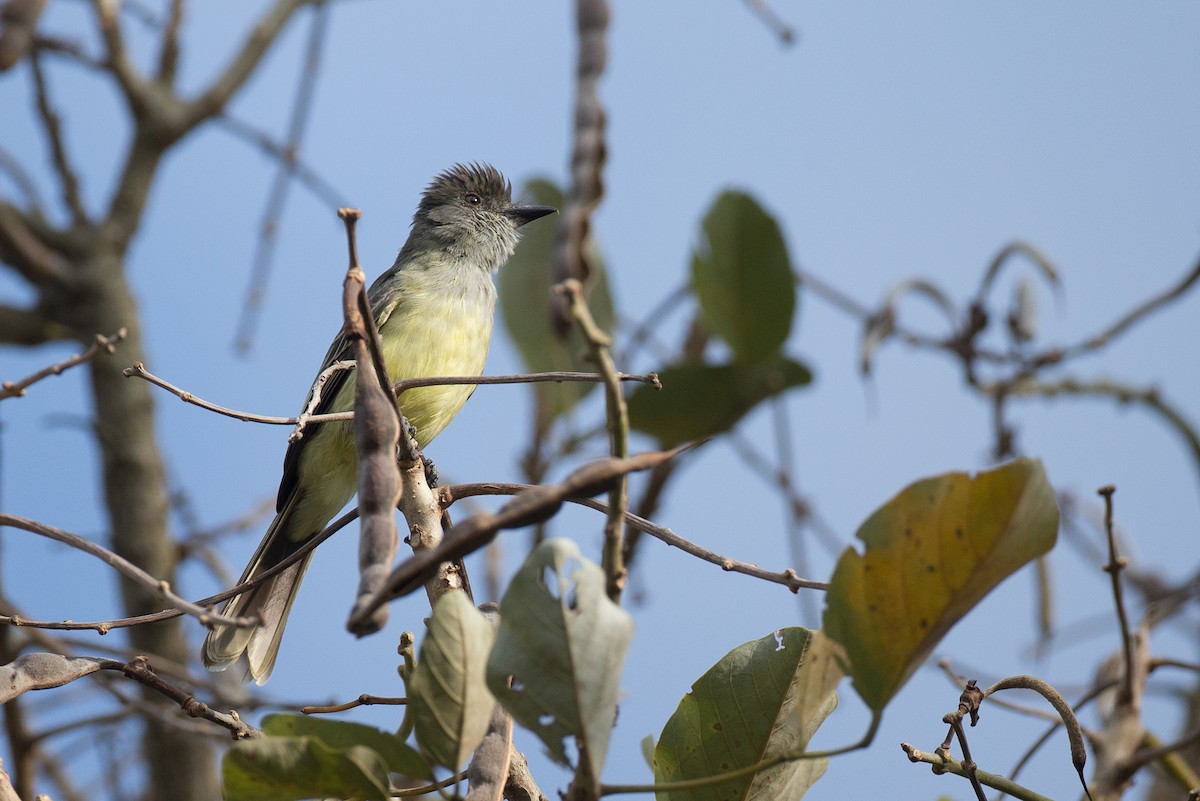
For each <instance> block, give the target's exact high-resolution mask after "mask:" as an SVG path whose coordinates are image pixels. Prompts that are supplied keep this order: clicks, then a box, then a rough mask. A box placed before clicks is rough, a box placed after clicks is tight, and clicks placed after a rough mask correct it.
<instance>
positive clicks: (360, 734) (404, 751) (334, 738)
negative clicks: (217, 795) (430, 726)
mask: <svg viewBox="0 0 1200 801" xmlns="http://www.w3.org/2000/svg"><path fill="white" fill-rule="evenodd" d="M262 730H263V733H264V734H266V735H268V736H270V737H313V738H315V739H317V740H320V741H321V742H323V743H324V744H325V745H327V746H329V747H330V748H334V749H338V748H353V747H355V746H360V745H361V746H366V747H367V748H370V749H371V750H373V751H375V752H376V753H377V754H379V756H380V757H382V758H383V761H384V763H385V764H386V765H387V766H388V769H389V770H391V771H392V772H393V773H402V774H404V775H405V776H412V777H415V778H420V779H429V778H432V776H433V774H432V773H431V772H430V770H429V765H428V764H427V763H426V762H425V760H424V759H423V758H422V757H421V755H420V754H418V753H417V752H416V751H415V750H414V749H413V748H411V747H409V746H408V745H405V744H404V743H403V742H402V741H401V740H400V738H398V737H396V735H394V734H392V733H390V732H386V731H380V730H379V729H376V728H374V727H373V726H364V725H363V724H361V723H351V722H349V721H345V720H333V719H331V718H325V717H314V716H310V715H286V714H276V715H267V716H266V717H265V718H263V722H262Z"/></svg>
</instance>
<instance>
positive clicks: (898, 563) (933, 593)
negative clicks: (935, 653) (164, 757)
mask: <svg viewBox="0 0 1200 801" xmlns="http://www.w3.org/2000/svg"><path fill="white" fill-rule="evenodd" d="M1057 536H1058V506H1057V504H1056V503H1055V499H1054V490H1053V488H1052V487H1051V486H1050V483H1049V482H1048V481H1047V479H1046V473H1045V471H1044V470H1043V469H1042V464H1041V462H1040V461H1038V460H1036V459H1017V460H1016V461H1013V462H1010V463H1008V464H1006V465H1002V466H1001V467H998V468H996V469H994V470H988V471H985V472H982V473H979V474H978V475H976V476H975V477H973V478H972V477H971V476H969V475H967V474H966V473H947V474H945V475H942V476H937V477H934V478H928V479H924V480H922V481H918V482H916V483H915V484H912V485H910V486H909V487H907V488H906V489H904V490H903V491H901V493H900V494H899V495H897V496H896V497H895V498H893V499H892V500H891V501H889V502H888V503H887V504H886V505H884V506H883V507H882V508H880V509H879V510H878V511H876V512H875V513H874V514H873V515H871V517H870V518H869V519H868V520H867V521H866V522H865V523H863V524H862V526H861V527H860V528H859V530H858V537H859V539H861V540H862V541H863V543H864V544H865V545H866V552H865V553H864V554H862V555H860V554H859V553H858V552H857V551H855V550H854V549H853V548H847V549H846V551H845V552H844V553H843V554H842V556H841V559H839V560H838V564H837V567H836V569H835V570H834V573H833V579H832V581H831V582H830V586H829V592H828V593H827V595H826V602H825V617H824V628H825V631H826V633H827V634H828V635H829V636H830V637H831V638H833V639H834V640H836V641H837V642H839V643H841V645H842V646H843V647H844V648H845V653H846V659H847V661H848V665H847V672H848V673H849V674H850V676H851V677H852V678H853V680H854V687H855V689H856V690H857V691H858V693H859V695H861V696H862V698H863V700H864V701H865V702H866V703H867V705H868V706H870V707H871V708H872V709H874V710H876V711H880V710H882V709H883V707H884V706H886V705H887V703H888V701H890V700H891V698H892V696H893V695H895V694H896V692H897V691H898V690H899V689H900V687H901V686H902V685H903V684H904V682H905V681H907V680H908V677H909V676H911V675H912V673H913V671H914V670H916V668H917V666H918V665H920V664H921V662H923V661H924V660H925V658H926V657H927V656H928V655H929V653H930V651H932V650H933V648H934V646H936V645H937V643H938V642H939V641H940V640H941V639H942V637H943V636H945V634H946V632H947V631H949V630H950V627H951V626H953V625H954V624H955V623H956V622H957V621H958V620H959V619H960V618H962V617H963V615H965V614H966V613H967V612H968V611H969V610H970V609H971V608H972V607H973V606H975V604H977V603H978V602H979V601H980V600H981V599H982V598H983V597H984V596H985V595H987V594H988V593H989V592H991V590H992V589H993V588H994V587H995V586H996V585H997V584H999V583H1000V582H1001V581H1003V580H1004V579H1005V578H1007V577H1008V576H1009V575H1011V574H1012V573H1014V572H1016V570H1017V569H1019V568H1020V567H1021V566H1022V565H1024V564H1025V563H1027V562H1029V561H1030V560H1032V559H1034V558H1036V557H1038V556H1041V555H1042V554H1044V553H1046V552H1047V551H1049V550H1050V549H1051V548H1052V547H1053V546H1054V541H1055V539H1056V537H1057Z"/></svg>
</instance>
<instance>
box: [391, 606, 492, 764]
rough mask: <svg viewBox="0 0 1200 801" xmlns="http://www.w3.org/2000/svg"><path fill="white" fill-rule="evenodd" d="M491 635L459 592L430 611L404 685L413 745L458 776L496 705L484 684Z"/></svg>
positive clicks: (488, 628) (473, 608)
mask: <svg viewBox="0 0 1200 801" xmlns="http://www.w3.org/2000/svg"><path fill="white" fill-rule="evenodd" d="M495 636H496V634H495V630H494V629H493V628H492V624H491V623H489V622H488V621H487V618H485V617H484V616H483V613H482V612H480V611H479V610H478V609H476V608H475V607H474V605H472V603H471V601H470V599H468V598H467V594H466V593H465V592H462V591H461V590H459V591H454V592H449V593H446V594H445V595H443V596H442V597H441V598H439V599H438V602H437V603H436V604H435V605H434V607H433V617H432V618H430V620H429V631H428V633H427V634H426V635H425V641H424V642H423V643H422V644H421V655H420V659H419V660H418V661H417V667H416V670H415V671H414V672H413V676H412V679H411V680H410V681H409V683H408V689H409V699H408V702H409V708H410V710H411V712H412V715H413V723H414V725H415V727H416V734H417V742H418V743H419V744H420V746H421V749H422V750H424V751H425V752H427V753H428V754H429V755H430V756H431V757H432V758H433V759H434V761H435V762H437V763H438V764H439V765H443V766H445V767H447V768H450V770H452V771H458V770H459V769H461V768H462V766H463V764H464V763H465V762H466V760H467V757H469V756H470V755H471V752H472V751H474V750H475V747H476V746H477V745H479V741H480V740H482V739H483V735H484V734H485V733H486V732H487V728H488V720H489V719H490V718H491V715H492V708H493V707H494V706H495V705H496V699H495V698H493V697H492V694H491V692H490V691H489V690H488V688H487V682H486V680H485V678H484V672H485V668H486V666H487V659H488V654H489V653H490V652H491V649H492V641H493V640H494V639H495Z"/></svg>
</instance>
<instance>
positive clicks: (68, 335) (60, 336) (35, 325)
mask: <svg viewBox="0 0 1200 801" xmlns="http://www.w3.org/2000/svg"><path fill="white" fill-rule="evenodd" d="M74 333H75V332H73V331H71V330H70V329H69V328H67V327H66V326H64V325H62V324H60V323H57V322H55V321H54V320H51V319H50V317H49V315H47V314H46V310H45V309H44V308H43V307H42V306H35V307H34V308H31V309H18V308H16V307H15V306H0V343H3V344H5V345H44V344H45V343H47V342H58V341H62V340H64V339H73V338H74Z"/></svg>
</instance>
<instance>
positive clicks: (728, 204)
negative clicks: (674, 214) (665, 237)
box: [692, 191, 796, 362]
mask: <svg viewBox="0 0 1200 801" xmlns="http://www.w3.org/2000/svg"><path fill="white" fill-rule="evenodd" d="M703 229H704V230H703V235H702V237H701V241H700V243H699V244H698V245H697V246H696V250H695V252H694V253H693V255H692V290H693V291H694V292H695V293H696V298H697V300H699V302H700V309H701V311H702V313H703V315H704V322H705V323H706V324H707V326H708V328H709V330H710V331H712V332H713V333H714V334H716V335H717V336H719V337H721V339H723V340H725V342H727V343H728V344H729V347H730V348H732V349H733V352H734V354H735V356H736V360H737V361H739V362H756V361H759V360H760V359H765V358H767V357H768V356H772V355H775V354H777V353H779V350H780V348H782V347H783V343H784V342H785V341H786V340H787V338H788V333H789V332H791V330H792V317H793V315H794V314H795V311H796V284H795V281H794V278H793V276H792V263H791V260H790V259H789V258H788V253H787V246H786V245H785V244H784V242H783V234H781V233H780V231H779V224H778V223H777V222H776V221H775V218H774V217H772V216H771V215H770V214H768V213H767V212H766V211H765V210H764V209H763V207H762V206H760V205H759V204H758V202H757V201H755V200H754V198H752V197H751V196H750V195H747V194H745V193H744V192H732V191H728V192H722V193H721V194H720V196H718V197H717V200H716V202H715V203H713V205H712V208H711V209H709V212H708V214H707V215H706V216H705V218H704V223H703Z"/></svg>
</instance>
